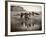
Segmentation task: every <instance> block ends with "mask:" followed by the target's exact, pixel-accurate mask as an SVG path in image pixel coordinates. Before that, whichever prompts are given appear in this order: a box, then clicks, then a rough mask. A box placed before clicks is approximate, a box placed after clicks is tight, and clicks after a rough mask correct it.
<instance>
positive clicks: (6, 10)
mask: <svg viewBox="0 0 46 37" xmlns="http://www.w3.org/2000/svg"><path fill="white" fill-rule="evenodd" d="M8 2H21V3H36V4H44V33H36V34H20V35H8V7H7V6H8ZM42 34H45V3H42V2H25V1H5V36H24V35H42Z"/></svg>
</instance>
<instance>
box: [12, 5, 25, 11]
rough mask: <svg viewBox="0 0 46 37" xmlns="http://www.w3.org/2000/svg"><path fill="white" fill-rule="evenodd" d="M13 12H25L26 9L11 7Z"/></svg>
mask: <svg viewBox="0 0 46 37" xmlns="http://www.w3.org/2000/svg"><path fill="white" fill-rule="evenodd" d="M11 11H24V9H23V8H22V7H20V6H11Z"/></svg>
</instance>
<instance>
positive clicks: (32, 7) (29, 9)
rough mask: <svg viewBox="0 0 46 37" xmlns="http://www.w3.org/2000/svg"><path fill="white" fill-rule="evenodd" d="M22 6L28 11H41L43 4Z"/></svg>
mask: <svg viewBox="0 0 46 37" xmlns="http://www.w3.org/2000/svg"><path fill="white" fill-rule="evenodd" d="M21 7H23V8H24V9H25V10H27V11H38V12H40V11H41V10H42V7H41V6H33V5H29V6H21Z"/></svg>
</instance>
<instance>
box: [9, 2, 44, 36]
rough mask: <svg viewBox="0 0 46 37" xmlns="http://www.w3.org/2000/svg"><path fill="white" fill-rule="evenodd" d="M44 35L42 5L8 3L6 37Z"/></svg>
mask: <svg viewBox="0 0 46 37" xmlns="http://www.w3.org/2000/svg"><path fill="white" fill-rule="evenodd" d="M36 33H44V4H43V3H42V4H41V3H29V2H27V3H23V2H8V35H19V34H36Z"/></svg>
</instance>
